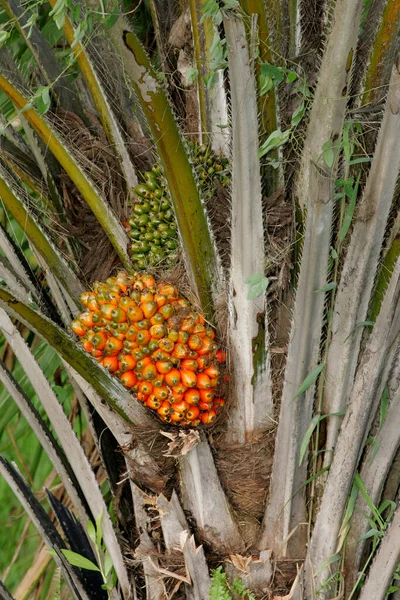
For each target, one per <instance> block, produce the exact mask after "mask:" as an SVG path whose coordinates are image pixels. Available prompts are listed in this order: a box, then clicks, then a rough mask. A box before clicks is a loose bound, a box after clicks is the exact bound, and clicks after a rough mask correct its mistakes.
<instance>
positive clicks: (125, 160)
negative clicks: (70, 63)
mask: <svg viewBox="0 0 400 600" xmlns="http://www.w3.org/2000/svg"><path fill="white" fill-rule="evenodd" d="M49 3H50V6H52V7H53V8H54V7H55V5H56V3H57V0H49ZM63 32H64V35H65V37H66V39H67V41H68V43H69V45H70V46H71V48H72V51H73V53H74V55H75V58H76V62H77V63H78V66H79V70H80V72H81V75H82V77H83V78H84V80H85V82H86V85H87V87H88V89H89V92H90V94H91V96H92V98H93V102H94V105H95V107H96V110H97V112H98V114H99V117H100V121H101V123H102V125H103V127H104V131H105V133H106V136H107V139H108V141H109V142H110V143H111V144H112V145H113V146H114V148H115V150H116V151H117V153H118V156H119V158H120V162H121V167H122V170H123V172H124V175H125V180H126V183H127V184H128V186H129V187H130V188H132V189H133V188H134V187H135V186H136V185H137V184H138V178H137V175H136V173H135V169H134V167H133V164H132V162H131V159H130V157H129V154H128V151H127V149H126V146H125V143H124V140H123V138H122V134H121V131H120V130H119V126H118V123H117V121H116V119H115V117H114V115H113V113H112V110H111V107H110V104H109V102H108V99H107V96H106V93H105V91H104V89H103V87H102V85H101V83H100V80H99V77H98V75H97V73H96V70H95V68H94V66H93V64H92V61H91V59H90V58H89V55H88V53H87V51H86V49H85V46H84V45H83V44H82V43H81V42H79V41H76V40H75V30H74V27H73V25H72V23H71V21H70V19H69V18H68V16H67V15H66V16H65V22H64V26H63Z"/></svg>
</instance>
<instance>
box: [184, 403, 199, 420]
mask: <svg viewBox="0 0 400 600" xmlns="http://www.w3.org/2000/svg"><path fill="white" fill-rule="evenodd" d="M199 415H200V409H199V407H198V406H191V407H190V408H189V410H188V411H187V413H186V415H185V417H186V418H187V420H188V421H193V420H194V419H197V417H198V416H199Z"/></svg>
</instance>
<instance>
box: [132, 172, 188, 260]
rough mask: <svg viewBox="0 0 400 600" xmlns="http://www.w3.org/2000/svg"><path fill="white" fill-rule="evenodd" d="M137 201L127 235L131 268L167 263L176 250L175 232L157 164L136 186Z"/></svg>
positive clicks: (176, 239)
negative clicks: (129, 241) (129, 243)
mask: <svg viewBox="0 0 400 600" xmlns="http://www.w3.org/2000/svg"><path fill="white" fill-rule="evenodd" d="M135 193H136V196H137V198H136V201H135V204H134V206H133V214H132V216H131V218H130V219H129V221H128V223H129V227H130V229H129V232H128V235H129V237H130V238H131V240H132V243H131V245H130V250H131V258H132V263H133V267H134V269H136V270H138V271H143V270H145V269H146V268H148V267H149V266H155V265H157V264H159V263H160V262H164V263H165V261H167V262H168V261H170V260H171V259H172V258H173V257H174V256H175V254H176V250H177V248H178V245H179V243H178V232H177V226H176V222H175V216H174V213H173V211H172V207H171V202H170V200H169V198H168V195H167V192H166V182H165V179H164V176H163V175H162V169H161V167H160V166H159V165H154V166H153V168H152V170H151V171H147V172H146V173H145V174H144V181H143V183H141V184H140V185H137V186H136V187H135Z"/></svg>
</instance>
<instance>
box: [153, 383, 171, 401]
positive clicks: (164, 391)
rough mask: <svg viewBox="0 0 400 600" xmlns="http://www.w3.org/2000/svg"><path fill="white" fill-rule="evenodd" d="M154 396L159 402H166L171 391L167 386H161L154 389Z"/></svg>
mask: <svg viewBox="0 0 400 600" xmlns="http://www.w3.org/2000/svg"><path fill="white" fill-rule="evenodd" d="M153 394H154V395H155V397H156V398H158V399H159V400H166V399H167V398H168V396H169V390H168V388H167V386H166V385H161V386H160V387H155V388H154V389H153Z"/></svg>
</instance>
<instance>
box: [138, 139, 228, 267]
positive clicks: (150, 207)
mask: <svg viewBox="0 0 400 600" xmlns="http://www.w3.org/2000/svg"><path fill="white" fill-rule="evenodd" d="M187 145H188V147H189V150H190V153H191V159H192V164H193V169H194V171H195V174H196V176H197V180H198V183H199V187H200V192H201V195H202V197H203V198H204V200H205V201H207V200H209V199H210V198H212V197H214V196H215V194H216V192H217V185H218V183H217V182H219V184H220V185H221V186H222V187H227V186H228V185H229V182H230V171H229V161H228V160H227V159H226V158H225V157H223V156H221V155H217V154H215V153H214V152H213V151H212V150H211V148H209V147H208V146H205V145H198V144H194V143H193V142H188V144H187ZM134 191H135V194H136V200H135V203H134V205H133V211H132V212H133V214H132V216H131V217H130V219H129V221H128V224H129V227H130V229H129V232H128V234H129V237H130V238H131V240H132V243H131V246H130V249H131V258H132V263H133V267H134V268H135V269H136V270H137V271H143V270H145V269H146V268H147V267H148V266H149V265H150V266H156V265H158V264H160V263H162V264H164V265H165V264H170V263H173V261H174V259H175V256H176V253H177V251H178V250H179V238H178V228H177V225H176V221H175V215H174V211H173V208H172V205H171V201H170V199H169V196H168V193H167V184H166V181H165V178H164V175H163V170H162V167H161V166H160V165H158V164H155V165H153V167H152V168H151V170H150V171H147V172H146V173H144V175H143V182H142V183H141V184H139V185H137V186H136V187H135V190H134Z"/></svg>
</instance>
